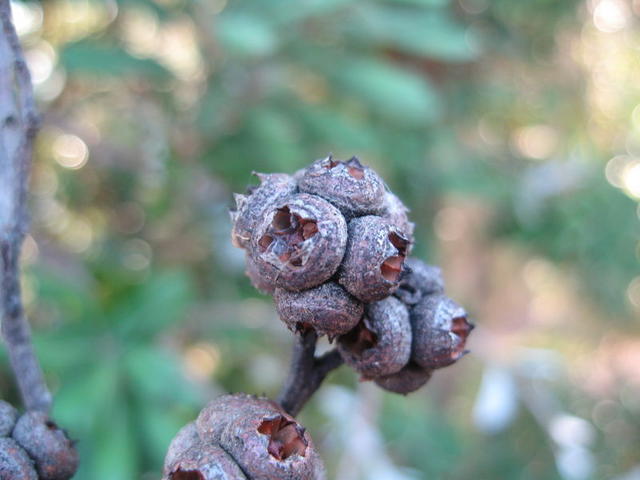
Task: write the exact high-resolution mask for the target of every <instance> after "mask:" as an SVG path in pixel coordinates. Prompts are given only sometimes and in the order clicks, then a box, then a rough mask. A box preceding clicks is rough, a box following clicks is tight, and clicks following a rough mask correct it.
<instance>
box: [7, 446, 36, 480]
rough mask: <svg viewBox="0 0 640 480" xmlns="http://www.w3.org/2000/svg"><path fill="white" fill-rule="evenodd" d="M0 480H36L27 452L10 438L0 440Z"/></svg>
mask: <svg viewBox="0 0 640 480" xmlns="http://www.w3.org/2000/svg"><path fill="white" fill-rule="evenodd" d="M0 480H38V474H37V473H36V470H35V468H34V467H33V462H32V461H31V459H30V458H29V456H28V455H27V452H25V451H24V450H23V449H22V447H21V446H20V445H18V444H17V443H16V442H15V440H13V439H11V438H6V437H5V438H0Z"/></svg>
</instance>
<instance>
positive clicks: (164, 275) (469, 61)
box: [0, 0, 640, 480]
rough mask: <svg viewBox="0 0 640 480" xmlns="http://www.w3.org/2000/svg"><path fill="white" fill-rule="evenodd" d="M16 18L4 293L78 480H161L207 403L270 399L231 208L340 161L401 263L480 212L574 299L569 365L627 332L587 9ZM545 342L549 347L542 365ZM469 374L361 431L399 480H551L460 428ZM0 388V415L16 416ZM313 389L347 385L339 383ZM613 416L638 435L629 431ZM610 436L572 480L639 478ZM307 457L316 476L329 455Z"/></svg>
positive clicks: (509, 437) (315, 418) (271, 386)
mask: <svg viewBox="0 0 640 480" xmlns="http://www.w3.org/2000/svg"><path fill="white" fill-rule="evenodd" d="M15 6H16V8H17V9H19V13H20V14H21V15H22V16H21V17H20V22H17V23H18V26H19V27H20V28H21V32H22V39H23V42H24V43H25V45H26V47H27V52H28V57H29V61H30V66H31V68H32V71H33V72H34V82H35V85H36V90H37V94H38V96H39V99H40V102H41V105H42V110H43V113H44V129H43V131H42V134H41V136H40V139H39V143H38V148H37V158H36V165H35V172H34V180H33V193H34V195H33V210H34V234H33V236H34V238H35V241H33V240H30V241H29V242H27V246H26V253H25V264H26V266H27V268H26V272H27V276H26V280H25V292H26V296H27V300H28V306H29V309H30V314H31V318H32V319H33V322H34V328H35V331H36V339H37V348H38V352H39V354H40V357H41V358H42V362H43V365H44V368H45V370H46V373H47V375H48V376H49V378H50V382H51V385H52V386H53V388H54V390H55V392H56V406H55V416H56V417H57V419H58V420H59V421H60V423H61V424H63V425H65V426H66V427H67V428H68V429H69V430H70V431H71V433H72V435H73V436H74V437H76V438H78V439H80V443H79V448H80V451H81V455H82V465H81V470H80V472H79V473H78V476H77V478H78V479H89V478H91V479H94V480H95V479H97V480H102V479H104V480H108V479H109V480H110V479H114V480H115V479H118V480H122V479H134V478H157V477H158V472H159V469H160V468H161V464H162V459H163V456H164V452H165V450H166V446H167V445H168V443H169V441H170V439H171V437H172V436H173V434H174V433H175V432H176V431H177V429H178V428H179V427H180V426H181V425H183V424H185V423H186V422H188V421H190V420H191V419H192V418H193V417H194V415H195V414H196V412H197V411H198V410H199V408H200V407H201V406H202V405H203V404H204V402H206V400H207V399H208V398H211V397H212V396H214V395H215V394H217V393H219V392H220V391H223V390H244V391H249V392H253V393H261V392H265V393H267V394H270V395H275V394H276V392H277V390H278V387H279V385H280V382H281V381H282V379H283V377H284V373H285V371H286V368H285V365H286V357H287V354H286V351H287V347H288V345H289V343H290V341H291V338H290V337H289V335H288V334H287V333H286V332H285V329H284V328H283V327H282V325H281V324H280V323H279V322H278V320H277V319H276V318H275V313H274V309H273V306H272V304H271V303H270V300H269V299H265V298H262V297H260V296H259V295H258V294H257V292H255V291H254V290H253V289H252V288H251V287H250V285H249V283H248V281H247V280H246V279H245V278H244V276H243V274H242V271H243V260H242V256H241V253H240V252H238V251H234V249H233V248H232V247H231V245H230V242H229V235H228V233H229V223H228V220H227V214H226V210H227V208H228V207H229V206H230V201H231V200H230V199H231V195H230V194H231V192H232V191H242V190H244V188H245V187H246V185H247V184H248V183H251V182H252V178H251V176H250V173H251V171H252V170H256V171H266V172H271V171H288V172H293V171H295V170H296V169H298V168H301V167H303V166H304V165H305V164H307V163H309V162H310V161H311V160H313V159H315V158H318V157H320V156H323V155H325V154H326V153H327V152H333V153H334V154H335V155H337V156H338V157H350V156H351V155H354V154H356V155H358V156H360V157H361V158H362V159H363V160H364V161H365V163H368V164H371V165H373V166H374V167H375V168H376V169H378V170H379V171H380V172H381V174H382V175H383V176H384V178H385V179H386V180H387V181H388V183H389V185H390V186H391V187H392V188H393V189H394V190H395V191H397V192H399V194H400V196H401V197H402V199H403V200H405V201H406V203H407V204H408V205H409V206H410V207H411V210H412V215H413V219H414V220H415V221H416V223H417V224H418V235H417V238H418V244H417V246H416V251H417V253H418V255H420V256H423V257H425V258H429V259H435V258H436V257H437V255H439V248H438V245H439V243H438V242H442V238H440V239H439V238H438V236H437V235H434V229H433V225H434V222H435V224H436V231H438V225H439V223H438V222H439V221H441V220H442V215H441V214H442V212H443V211H444V210H443V207H446V206H447V205H449V202H451V201H452V199H453V200H454V201H455V200H456V199H460V198H462V199H467V200H470V201H471V202H472V203H478V204H482V205H485V206H487V208H489V209H490V210H491V211H492V212H493V216H492V217H491V218H492V219H491V221H490V222H489V223H488V227H487V232H486V236H487V240H486V241H487V242H488V243H489V244H490V245H492V246H499V245H503V244H509V245H515V246H516V248H521V249H524V250H525V251H527V252H532V255H536V256H540V257H542V258H546V259H548V260H549V261H550V262H552V263H554V264H556V265H557V266H558V267H559V268H561V269H563V270H566V271H569V272H572V273H573V274H574V275H575V277H576V278H577V279H578V280H579V282H578V283H579V286H578V290H579V292H580V294H581V295H583V296H584V298H588V299H589V305H595V306H596V307H595V308H596V309H597V311H598V314H599V316H597V320H591V323H590V324H589V325H588V330H589V332H590V335H591V337H590V338H591V340H592V343H591V344H588V343H587V345H590V346H586V347H585V345H580V346H579V347H580V348H585V349H588V348H595V347H594V345H597V344H598V341H599V338H600V337H601V336H602V335H604V332H616V331H623V332H627V335H628V336H632V335H633V334H635V335H637V333H638V328H637V318H636V319H635V320H634V315H635V316H636V317H637V310H634V308H633V306H632V305H631V303H630V302H629V301H627V296H628V295H627V293H628V292H631V293H633V290H632V289H631V290H629V289H630V288H631V287H629V285H630V282H632V280H633V278H634V276H636V275H637V274H638V263H637V258H636V246H637V242H638V233H639V231H638V219H637V215H636V202H635V200H634V199H633V198H629V197H633V195H630V194H629V188H627V190H626V193H627V195H625V192H623V191H620V189H616V188H614V187H613V186H611V185H610V184H609V183H608V182H607V178H606V177H605V174H604V166H605V162H606V161H607V160H609V159H610V158H611V157H612V156H613V155H615V154H619V153H620V149H621V148H622V147H619V145H621V143H624V142H622V141H621V140H620V138H619V135H620V134H621V132H626V131H627V127H628V125H627V124H628V118H629V117H630V115H631V111H632V110H633V107H634V106H635V105H636V104H637V103H638V102H639V101H640V95H639V93H640V92H637V91H635V90H633V89H629V91H628V95H629V97H627V96H626V95H627V92H624V96H623V94H620V96H621V98H620V99H619V104H620V106H619V107H618V109H617V110H616V111H615V112H614V113H613V114H612V113H611V112H610V111H609V112H604V113H603V112H599V111H598V105H597V102H596V104H594V100H593V95H590V94H589V92H590V89H591V88H592V85H591V83H592V81H591V80H590V78H591V77H590V75H591V73H592V72H589V71H588V68H589V67H590V65H591V64H589V63H588V62H583V63H580V61H579V60H577V59H576V57H580V55H578V54H576V53H575V51H576V49H578V48H579V46H580V43H579V42H580V41H581V38H582V39H583V40H584V42H587V40H586V39H584V38H583V37H585V38H586V37H587V36H588V35H591V37H593V27H589V25H590V21H591V20H590V18H591V17H590V16H589V15H590V11H588V10H587V6H586V5H585V4H584V3H583V2H581V1H578V0H564V1H562V2H555V1H548V0H535V1H529V2H514V1H511V0H497V1H487V0H460V1H459V2H456V1H453V0H366V1H360V2H356V1H353V0H298V1H296V2H289V1H284V0H269V1H260V0H246V1H243V2H231V1H228V2H227V1H226V0H210V1H209V0H207V1H204V0H118V1H113V0H111V1H108V2H102V1H98V0H49V1H47V2H41V3H36V2H31V3H19V4H18V3H16V4H15ZM634 21H635V22H637V19H635V20H634ZM589 28H591V30H589ZM628 28H629V31H630V33H629V35H632V38H636V37H637V31H636V30H634V29H633V28H632V27H628ZM589 32H591V33H589ZM581 35H582V37H581ZM591 37H589V38H591ZM623 41H624V39H623V40H621V42H623ZM620 45H621V48H622V47H624V46H625V45H627V44H625V43H621V44H620ZM588 47H589V45H587V44H586V43H585V47H584V48H585V49H587V48H588ZM572 52H573V53H572ZM580 58H581V57H580ZM594 75H595V74H594ZM634 95H635V96H634ZM603 118H604V120H603ZM540 126H542V128H540ZM536 128H537V130H536ZM629 128H631V127H629ZM594 130H595V131H596V132H595V133H594ZM632 134H633V132H632V131H630V133H629V135H630V136H631V137H630V138H631V139H632V140H633V138H635V137H633V136H632ZM632 143H633V142H632ZM627 144H629V142H627ZM630 153H633V152H630ZM622 190H624V189H622ZM639 191H640V187H639ZM631 193H633V192H631ZM445 236H446V235H445ZM441 237H442V235H441ZM446 270H447V265H445V271H446ZM454 288H455V287H454ZM631 293H630V294H631ZM502 295H503V296H504V297H507V296H508V295H510V293H509V292H506V291H505V292H503V293H502ZM498 296H500V294H499V293H498ZM636 296H637V297H640V284H639V286H638V291H637V292H636ZM632 300H633V299H632ZM469 307H470V309H471V311H475V310H476V309H477V310H478V311H480V308H479V306H478V305H474V304H473V300H472V304H471V305H469ZM478 320H479V322H480V323H483V322H484V321H487V322H488V323H490V321H491V319H490V318H483V317H482V316H480V317H479V318H478ZM504 327H505V328H507V329H508V328H509V326H508V325H505V326H504ZM585 330H587V327H585ZM629 332H632V333H629ZM547 333H548V332H547ZM565 334H567V332H565ZM567 335H568V334H567ZM532 337H535V334H532ZM551 337H552V338H551V340H550V342H548V343H545V346H549V345H551V348H557V349H558V350H560V351H562V349H563V341H564V339H563V338H560V339H558V338H557V337H553V333H552V334H551ZM536 342H538V339H535V338H534V339H532V340H531V344H533V345H535V344H536ZM525 343H526V342H525ZM558 343H559V344H560V345H558ZM566 343H567V345H569V347H568V350H569V351H570V352H571V351H574V350H575V348H578V347H575V345H574V344H572V343H571V342H570V341H569V339H567V340H566ZM574 347H575V348H574ZM572 349H574V350H572ZM483 359H484V361H486V360H487V359H486V358H484V357H483ZM3 360H4V358H3ZM482 361H483V360H478V359H476V360H475V361H474V360H470V361H469V362H467V363H464V364H462V365H461V366H457V367H455V369H452V370H453V373H451V374H450V375H451V376H453V377H455V378H454V379H451V380H449V382H452V383H453V386H451V385H449V384H447V383H442V382H441V383H436V384H435V385H434V387H433V390H434V391H436V392H438V391H439V390H438V388H442V389H443V390H444V391H448V396H441V397H437V396H435V395H436V393H434V392H433V391H432V390H431V389H427V392H424V393H421V394H416V396H413V397H409V398H408V399H405V398H395V397H392V396H385V397H384V402H383V406H382V408H381V413H380V419H379V422H378V424H379V428H380V431H381V432H382V434H383V436H384V439H385V441H386V442H387V443H388V447H389V451H390V453H391V454H392V456H393V459H394V461H395V462H396V463H397V464H399V465H403V466H406V467H410V468H411V469H413V472H414V476H415V478H434V479H435V478H448V479H469V478H501V479H525V478H531V479H533V478H545V479H555V478H563V477H561V476H560V474H559V473H558V470H557V468H556V463H555V461H556V460H554V448H555V446H554V445H555V444H554V443H553V442H551V441H550V440H549V438H548V437H547V434H546V433H545V431H544V428H543V425H541V424H540V422H539V421H537V420H536V419H535V418H533V417H531V416H530V415H529V414H528V413H522V414H520V415H519V416H518V417H517V418H516V419H515V420H514V423H513V424H512V425H511V426H510V427H509V428H508V429H507V430H505V431H503V432H502V433H499V434H496V435H493V436H488V435H487V434H483V433H479V432H478V431H477V430H476V429H475V428H474V426H473V425H472V423H471V421H470V419H469V412H470V409H471V402H472V401H473V396H474V393H475V390H476V388H477V386H478V383H479V380H478V377H479V374H480V373H481V368H482V365H481V362H482ZM1 367H2V368H0V379H2V384H1V386H0V394H1V396H3V397H8V398H11V399H13V400H14V401H15V400H16V392H15V390H14V389H13V387H12V386H11V385H12V383H11V380H10V373H9V371H8V367H7V365H6V362H4V361H3V363H2V364H1ZM567 368H568V369H570V368H571V367H570V365H568V366H567ZM446 376H447V375H446V374H444V373H443V374H442V377H443V378H444V377H446ZM332 381H333V382H334V383H335V384H337V385H342V386H345V387H346V388H349V389H352V388H354V387H355V385H356V384H357V380H356V379H355V377H354V376H353V375H352V374H350V373H349V372H348V371H340V372H339V373H337V374H336V375H335V376H334V377H332ZM444 381H445V382H446V380H444ZM551 388H552V389H555V393H556V394H557V395H558V396H559V397H560V398H563V399H565V400H563V401H564V404H566V408H567V409H570V410H578V411H579V412H578V413H579V414H583V415H584V416H585V417H588V416H589V415H590V414H589V411H590V408H592V406H593V404H595V403H597V401H598V399H597V398H593V399H587V400H585V401H584V402H583V403H586V406H584V405H583V406H582V407H580V408H579V407H578V406H576V405H575V402H574V403H572V402H571V401H570V400H566V399H567V398H569V399H570V398H572V397H579V398H582V396H584V395H587V394H586V393H585V392H583V391H581V390H580V386H579V385H575V384H570V383H568V382H563V381H559V382H558V385H556V386H554V387H551ZM451 399H453V400H451ZM454 400H455V401H457V402H462V404H463V407H464V408H463V407H460V406H459V405H454V403H455V402H454ZM317 403H318V401H315V402H314V403H312V405H311V406H310V408H309V411H308V412H307V413H306V414H305V416H304V417H303V418H304V421H305V423H306V424H307V426H308V427H309V428H310V429H311V430H312V431H313V434H314V438H317V439H320V440H321V441H320V443H322V441H323V440H324V439H325V437H329V438H330V433H331V432H327V431H326V430H323V428H326V427H325V426H324V425H326V421H325V420H326V418H325V416H323V415H324V414H323V413H321V412H320V410H319V406H318V405H317ZM620 411H622V410H620ZM462 412H463V413H462ZM625 412H626V413H625V414H629V415H630V416H631V418H632V419H633V420H631V424H632V425H634V428H635V430H633V432H632V433H631V434H630V435H631V438H636V439H637V438H638V432H639V431H640V430H639V428H640V427H638V425H639V419H640V413H638V411H636V413H635V414H631V413H629V412H627V411H626V410H625ZM634 422H635V423H634ZM599 435H600V433H599ZM629 438H630V437H629V436H628V435H627V436H613V437H611V438H610V439H608V440H607V439H604V438H603V437H601V436H599V437H598V442H600V443H599V446H601V447H602V448H598V450H597V451H596V452H594V455H595V456H596V463H597V467H596V468H595V470H594V473H593V477H592V478H605V477H606V478H610V477H611V476H613V475H614V474H621V473H622V472H624V471H626V470H629V469H630V468H632V467H633V466H634V465H635V464H637V463H639V462H640V457H638V452H637V451H634V450H633V442H631V443H626V442H627V441H628V440H629ZM514 439H516V441H514ZM636 445H637V442H636ZM329 450H330V449H329V448H327V451H329ZM614 452H620V454H619V455H618V456H616V455H615V454H614ZM325 460H326V463H327V464H328V465H329V468H330V471H331V472H332V473H333V474H335V472H336V469H337V459H335V458H332V457H327V458H325ZM334 460H335V461H334ZM411 478H414V477H411Z"/></svg>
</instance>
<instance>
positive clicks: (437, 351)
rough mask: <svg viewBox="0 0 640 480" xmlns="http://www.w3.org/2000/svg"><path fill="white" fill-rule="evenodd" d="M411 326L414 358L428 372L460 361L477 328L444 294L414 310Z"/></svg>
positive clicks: (460, 308) (422, 301)
mask: <svg viewBox="0 0 640 480" xmlns="http://www.w3.org/2000/svg"><path fill="white" fill-rule="evenodd" d="M411 327H412V330H413V346H412V353H411V358H412V360H413V361H414V362H416V363H417V364H418V365H420V366H421V367H423V368H427V369H435V368H442V367H446V366H447V365H451V364H452V363H454V362H456V361H457V360H458V359H460V358H461V357H462V356H463V355H464V354H465V353H466V351H465V345H466V342H467V337H468V336H469V334H470V333H471V330H472V329H473V325H472V324H471V323H469V321H468V320H467V313H466V312H465V310H464V309H463V308H462V307H461V306H460V305H458V304H457V303H456V302H454V301H453V300H451V299H450V298H448V297H447V296H445V295H443V294H433V295H429V296H427V297H424V298H423V299H422V300H421V301H420V302H419V303H418V304H417V305H415V306H414V307H413V309H412V310H411Z"/></svg>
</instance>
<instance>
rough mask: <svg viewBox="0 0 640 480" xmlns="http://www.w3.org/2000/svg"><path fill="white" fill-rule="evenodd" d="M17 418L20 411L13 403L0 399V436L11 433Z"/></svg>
mask: <svg viewBox="0 0 640 480" xmlns="http://www.w3.org/2000/svg"><path fill="white" fill-rule="evenodd" d="M17 420H18V411H17V410H16V409H15V408H13V406H12V405H11V404H9V403H7V402H5V401H4V400H0V437H7V436H9V435H11V431H12V430H13V426H14V425H15V424H16V421H17Z"/></svg>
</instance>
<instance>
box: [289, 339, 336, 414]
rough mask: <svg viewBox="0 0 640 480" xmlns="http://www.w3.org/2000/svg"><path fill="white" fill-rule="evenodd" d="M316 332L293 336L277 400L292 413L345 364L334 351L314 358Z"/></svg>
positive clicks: (296, 412) (302, 405)
mask: <svg viewBox="0 0 640 480" xmlns="http://www.w3.org/2000/svg"><path fill="white" fill-rule="evenodd" d="M317 342H318V335H317V334H316V332H315V331H313V330H307V331H304V332H302V333H300V334H299V335H298V336H297V337H296V343H295V345H294V347H293V355H292V358H291V365H290V367H289V375H288V376H287V379H286V381H285V384H284V386H283V387H282V391H281V392H280V395H279V397H278V403H279V404H280V405H281V406H282V408H284V409H285V411H287V412H288V413H290V414H291V415H293V416H295V415H297V414H298V413H299V412H300V410H302V407H304V405H305V404H306V403H307V401H308V400H309V398H311V396H312V395H313V394H314V393H315V392H316V390H318V388H320V385H321V384H322V382H323V381H324V379H325V378H326V376H327V375H328V374H329V372H331V371H332V370H335V369H336V368H338V367H339V366H340V365H342V364H343V363H344V361H343V360H342V357H341V356H340V353H338V351H337V350H331V351H329V352H327V353H325V354H324V355H322V356H321V357H316V356H315V352H316V344H317Z"/></svg>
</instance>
